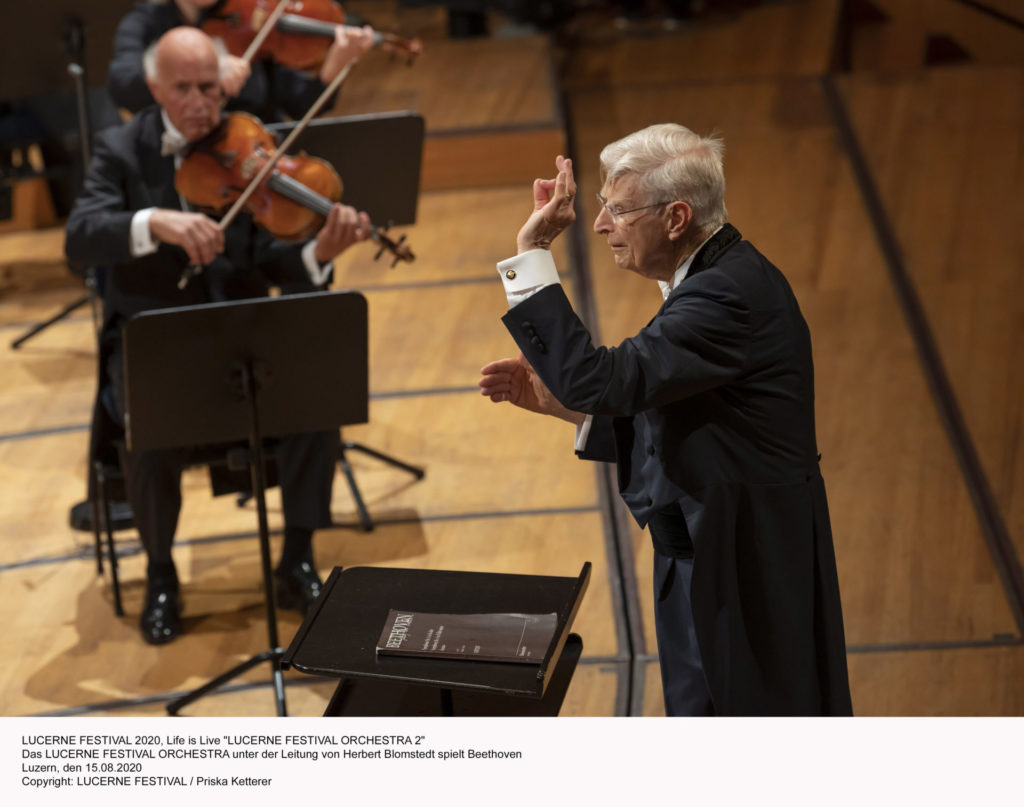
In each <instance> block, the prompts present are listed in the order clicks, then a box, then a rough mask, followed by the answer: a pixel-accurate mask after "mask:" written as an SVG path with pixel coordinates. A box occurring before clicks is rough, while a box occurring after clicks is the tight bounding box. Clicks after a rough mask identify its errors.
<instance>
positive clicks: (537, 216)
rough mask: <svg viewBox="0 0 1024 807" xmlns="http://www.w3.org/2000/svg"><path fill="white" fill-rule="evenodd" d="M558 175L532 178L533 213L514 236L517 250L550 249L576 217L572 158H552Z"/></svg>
mask: <svg viewBox="0 0 1024 807" xmlns="http://www.w3.org/2000/svg"><path fill="white" fill-rule="evenodd" d="M555 168H556V169H558V176H556V177H555V178H554V179H535V180H534V181H533V213H531V214H530V217H529V218H528V219H527V220H526V223H525V224H524V225H523V227H522V229H521V230H520V231H519V234H518V235H517V236H516V247H517V249H518V250H519V252H521V253H522V252H526V251H527V250H531V249H550V248H551V242H552V241H554V240H555V238H556V237H557V236H558V234H559V233H561V232H562V230H564V229H565V228H566V227H568V226H569V225H570V224H572V223H573V222H574V221H575V220H576V210H575V209H574V208H573V199H575V198H576V180H575V179H573V175H572V160H569V159H566V158H565V157H562V156H561V155H559V156H558V157H556V158H555Z"/></svg>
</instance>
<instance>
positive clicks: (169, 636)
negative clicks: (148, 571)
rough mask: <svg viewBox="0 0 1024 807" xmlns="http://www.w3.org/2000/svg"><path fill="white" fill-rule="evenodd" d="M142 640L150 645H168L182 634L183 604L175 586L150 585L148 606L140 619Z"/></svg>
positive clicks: (165, 584) (148, 586) (147, 591)
mask: <svg viewBox="0 0 1024 807" xmlns="http://www.w3.org/2000/svg"><path fill="white" fill-rule="evenodd" d="M139 629H140V630H141V631H142V638H143V639H145V640H146V641H147V642H148V643H149V644H167V642H171V641H174V640H175V639H177V638H178V634H180V633H181V602H180V598H179V596H178V587H177V585H175V584H173V583H172V584H167V583H149V584H147V586H146V605H145V607H144V608H143V609H142V617H141V619H139Z"/></svg>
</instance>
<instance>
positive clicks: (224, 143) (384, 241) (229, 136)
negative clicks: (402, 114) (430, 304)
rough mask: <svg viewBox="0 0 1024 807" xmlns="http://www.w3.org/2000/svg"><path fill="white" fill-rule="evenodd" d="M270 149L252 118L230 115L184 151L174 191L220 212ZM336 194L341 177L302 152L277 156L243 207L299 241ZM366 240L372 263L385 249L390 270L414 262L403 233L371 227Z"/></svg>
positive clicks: (272, 141) (270, 141)
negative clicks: (394, 235)
mask: <svg viewBox="0 0 1024 807" xmlns="http://www.w3.org/2000/svg"><path fill="white" fill-rule="evenodd" d="M276 148H277V140H276V138H275V137H274V135H273V134H272V133H271V132H270V131H268V130H267V129H266V128H265V127H264V126H263V124H262V123H261V122H260V120H259V119H258V118H256V117H254V116H252V115H249V114H247V113H244V112H235V113H233V114H231V115H228V116H226V117H224V118H223V119H222V120H221V122H220V124H219V125H218V126H217V127H216V128H215V129H214V130H213V131H212V132H210V134H208V135H207V136H206V137H205V138H203V139H202V140H199V141H197V142H195V143H193V144H192V145H191V146H190V147H189V149H188V151H187V152H186V154H185V155H184V157H183V159H182V162H181V165H180V166H179V168H178V170H177V172H176V173H175V176H174V187H175V189H176V190H177V191H178V193H179V194H181V195H182V196H183V197H185V198H186V199H188V200H189V202H191V203H192V204H194V205H196V206H197V207H199V208H201V209H203V210H206V211H211V212H216V211H221V210H223V209H225V208H227V207H228V206H229V205H231V204H232V203H233V202H234V201H235V200H237V199H238V197H239V196H240V195H241V194H242V192H243V191H244V190H246V188H247V186H248V185H249V184H250V181H251V180H252V179H253V178H254V177H255V176H256V175H257V174H258V173H259V172H260V170H261V169H262V167H263V166H264V165H265V164H266V162H267V161H268V160H270V159H271V157H272V156H274V152H275V150H276ZM341 192H342V182H341V178H340V177H339V176H338V173H337V172H336V171H335V170H334V168H333V166H331V164H330V163H328V162H326V161H325V160H321V159H320V158H318V157H310V156H308V155H306V154H305V153H304V152H303V153H301V154H299V155H296V156H290V155H281V156H278V157H277V164H276V166H275V168H274V170H273V171H271V172H270V173H269V174H268V176H267V178H266V179H264V180H263V181H262V182H261V183H260V184H259V186H258V187H257V188H256V189H255V191H253V192H252V195H251V196H249V198H248V201H247V202H246V203H245V208H246V209H247V210H248V211H249V212H250V214H251V215H252V217H253V219H254V221H256V223H257V224H259V225H261V226H263V227H264V228H266V229H267V230H268V231H270V232H271V233H273V234H274V235H275V236H277V237H278V238H281V239H284V240H301V239H305V238H309V237H311V236H313V235H314V234H315V233H316V232H317V230H319V228H320V227H321V226H322V225H323V222H324V219H325V218H326V216H327V215H328V214H329V213H330V211H331V207H332V206H333V204H334V202H336V201H338V200H340V199H341ZM370 236H371V238H373V240H374V241H376V242H377V243H378V244H379V245H380V250H378V252H377V254H376V256H375V257H374V260H376V259H377V258H380V256H381V255H382V254H383V253H384V252H385V251H387V252H389V253H391V255H392V257H393V258H394V260H393V261H392V263H391V265H392V266H395V265H396V264H397V263H398V262H399V261H406V262H412V261H413V260H415V257H416V256H415V255H413V253H412V250H411V249H409V245H408V244H406V243H405V236H404V235H403V236H402V237H401V238H399V239H398V240H397V241H395V240H393V239H391V238H390V237H388V236H387V235H386V231H385V230H382V229H380V228H378V227H377V226H375V225H373V224H371V225H370Z"/></svg>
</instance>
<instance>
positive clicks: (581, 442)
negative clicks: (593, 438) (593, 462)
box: [575, 415, 594, 451]
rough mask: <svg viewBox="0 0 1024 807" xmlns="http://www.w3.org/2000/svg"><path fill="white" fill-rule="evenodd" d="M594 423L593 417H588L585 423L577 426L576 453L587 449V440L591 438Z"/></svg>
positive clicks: (584, 420)
mask: <svg viewBox="0 0 1024 807" xmlns="http://www.w3.org/2000/svg"><path fill="white" fill-rule="evenodd" d="M593 422H594V416H593V415H587V416H586V417H585V418H583V422H582V423H580V424H579V425H577V426H576V446H575V449H576V451H583V449H585V448H586V447H587V438H588V437H590V424H591V423H593Z"/></svg>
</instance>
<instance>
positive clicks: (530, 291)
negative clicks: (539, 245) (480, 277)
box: [498, 249, 560, 308]
mask: <svg viewBox="0 0 1024 807" xmlns="http://www.w3.org/2000/svg"><path fill="white" fill-rule="evenodd" d="M498 274H499V275H500V276H501V282H502V283H503V284H504V286H505V297H506V298H508V305H509V308H514V307H515V306H517V305H519V303H521V302H523V300H526V299H527V298H529V297H532V296H533V295H534V294H536V293H537V292H538V291H540V290H541V289H542V288H544V287H545V286H550V285H552V284H554V283H558V282H560V281H559V279H558V269H556V268H555V259H554V258H552V257H551V252H550V251H549V250H546V249H531V250H529V251H528V252H523V253H521V254H519V255H516V256H515V257H514V258H508V259H506V260H504V261H500V262H499V263H498Z"/></svg>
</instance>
